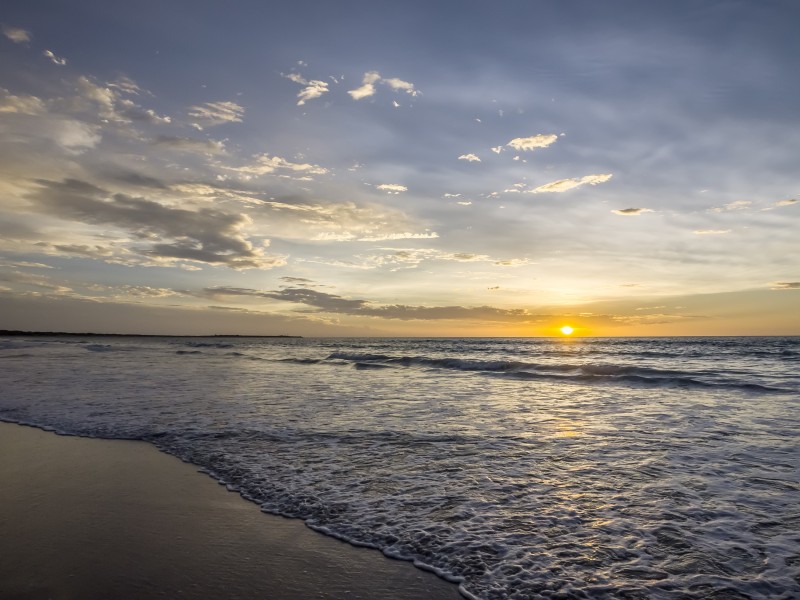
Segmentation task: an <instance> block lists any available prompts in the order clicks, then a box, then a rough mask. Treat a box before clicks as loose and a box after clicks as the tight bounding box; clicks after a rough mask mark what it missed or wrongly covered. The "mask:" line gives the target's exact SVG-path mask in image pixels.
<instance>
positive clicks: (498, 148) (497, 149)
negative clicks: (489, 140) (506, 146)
mask: <svg viewBox="0 0 800 600" xmlns="http://www.w3.org/2000/svg"><path fill="white" fill-rule="evenodd" d="M517 139H519V138H517ZM512 141H514V140H512ZM491 150H492V152H494V153H495V154H500V153H501V152H502V151H503V147H502V146H492V148H491Z"/></svg>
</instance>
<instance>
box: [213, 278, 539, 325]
mask: <svg viewBox="0 0 800 600" xmlns="http://www.w3.org/2000/svg"><path fill="white" fill-rule="evenodd" d="M200 294H201V295H202V296H203V297H209V298H212V299H218V298H225V297H231V296H244V297H256V298H268V299H272V300H278V301H281V302H290V303H293V304H302V305H304V306H308V307H310V308H312V309H316V310H317V311H319V312H326V313H334V314H345V315H353V316H363V317H379V318H383V319H397V320H403V321H411V320H422V321H435V320H468V321H493V322H530V321H539V320H542V319H544V318H546V317H547V316H548V315H535V314H532V313H529V312H528V311H526V310H524V309H504V308H495V307H492V306H475V307H467V306H413V305H404V304H376V303H373V302H370V301H368V300H361V299H350V298H345V297H343V296H339V295H337V294H329V293H326V292H320V291H318V290H312V289H308V288H304V287H303V288H301V287H289V288H284V289H281V290H276V291H260V290H255V289H250V288H235V287H214V288H205V289H203V290H202V292H200Z"/></svg>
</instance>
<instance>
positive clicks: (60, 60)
mask: <svg viewBox="0 0 800 600" xmlns="http://www.w3.org/2000/svg"><path fill="white" fill-rule="evenodd" d="M42 54H44V55H45V56H46V57H47V58H49V59H50V62H52V63H53V64H54V65H58V66H60V67H63V66H64V65H66V64H67V59H66V58H61V57H59V56H56V55H55V54H53V53H52V52H51V51H50V50H45V51H44V52H42Z"/></svg>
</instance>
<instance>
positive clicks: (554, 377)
mask: <svg viewBox="0 0 800 600" xmlns="http://www.w3.org/2000/svg"><path fill="white" fill-rule="evenodd" d="M327 360H344V361H348V362H349V363H351V364H352V365H353V366H354V367H355V368H356V369H367V368H381V367H392V366H402V367H423V368H425V367H427V368H434V369H449V370H454V371H465V372H476V373H482V374H486V375H492V376H500V377H509V378H513V379H528V380H540V381H555V382H560V383H583V384H594V383H611V384H615V383H616V384H628V385H643V386H654V387H687V388H729V389H739V390H745V391H753V392H767V393H769V392H777V393H785V392H789V391H791V390H787V389H784V388H778V387H771V386H767V385H761V384H759V383H754V382H751V381H741V380H738V379H723V378H720V376H719V374H717V373H710V372H707V371H700V372H689V371H679V370H671V369H655V368H651V367H641V366H633V365H616V364H569V363H567V364H551V363H530V362H522V361H506V360H469V359H461V358H430V357H426V356H391V355H388V354H359V353H348V352H333V353H331V354H330V355H329V356H328V357H327Z"/></svg>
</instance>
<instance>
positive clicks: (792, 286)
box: [771, 281, 800, 290]
mask: <svg viewBox="0 0 800 600" xmlns="http://www.w3.org/2000/svg"><path fill="white" fill-rule="evenodd" d="M771 289H773V290H800V281H776V282H775V283H773V284H772V288H771Z"/></svg>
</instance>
